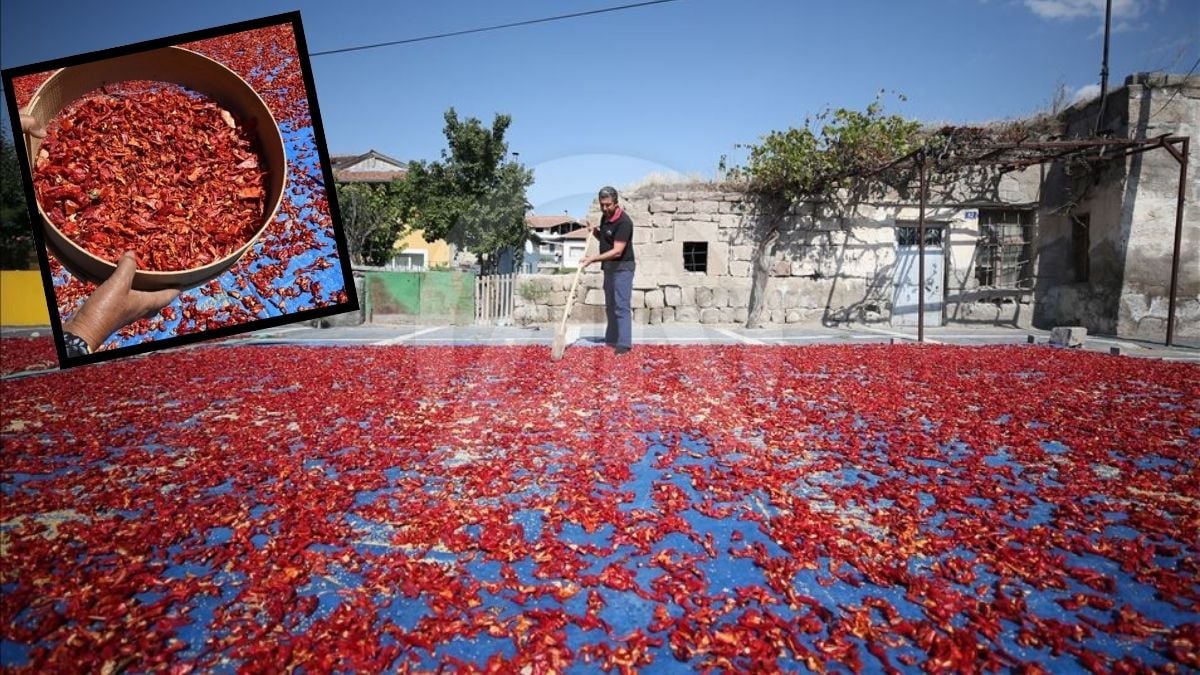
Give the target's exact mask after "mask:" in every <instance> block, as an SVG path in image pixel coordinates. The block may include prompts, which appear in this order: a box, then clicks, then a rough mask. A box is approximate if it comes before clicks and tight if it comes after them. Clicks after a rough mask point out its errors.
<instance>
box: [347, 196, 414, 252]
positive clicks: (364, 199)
mask: <svg viewBox="0 0 1200 675" xmlns="http://www.w3.org/2000/svg"><path fill="white" fill-rule="evenodd" d="M336 189H337V199H338V209H339V210H340V211H341V214H342V231H343V232H344V233H345V235H346V246H347V247H349V249H350V261H351V262H353V263H355V264H358V265H385V264H387V262H388V261H389V260H391V258H392V255H393V253H395V248H394V246H395V243H396V240H397V239H399V238H400V237H402V236H404V234H405V232H406V231H407V227H406V225H405V223H404V221H402V220H401V218H400V211H401V208H400V200H399V197H398V189H397V181H392V182H391V183H337V184H336Z"/></svg>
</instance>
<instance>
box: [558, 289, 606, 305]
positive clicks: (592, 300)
mask: <svg viewBox="0 0 1200 675" xmlns="http://www.w3.org/2000/svg"><path fill="white" fill-rule="evenodd" d="M563 302H564V303H565V302H566V299H565V298H564V299H563ZM583 302H584V304H587V305H603V304H604V290H603V289H599V288H591V289H588V292H587V295H585V296H584V298H583Z"/></svg>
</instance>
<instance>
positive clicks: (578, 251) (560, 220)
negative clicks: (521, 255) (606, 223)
mask: <svg viewBox="0 0 1200 675" xmlns="http://www.w3.org/2000/svg"><path fill="white" fill-rule="evenodd" d="M525 222H526V224H527V225H528V226H529V241H528V242H527V243H526V244H525V262H524V264H523V265H522V271H523V272H526V273H534V272H553V271H555V270H559V269H564V268H565V269H574V268H576V267H578V266H579V261H580V260H582V259H583V252H584V247H585V246H586V245H587V236H588V235H587V229H586V226H585V225H584V223H583V222H582V221H581V220H579V219H577V218H575V217H573V216H571V215H569V214H566V213H564V214H562V215H549V216H547V215H529V216H526V217H525Z"/></svg>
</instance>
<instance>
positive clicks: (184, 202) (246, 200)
mask: <svg viewBox="0 0 1200 675" xmlns="http://www.w3.org/2000/svg"><path fill="white" fill-rule="evenodd" d="M253 125H254V120H252V119H250V120H239V119H237V118H235V117H234V116H233V115H232V114H231V113H229V112H228V111H226V110H224V109H222V108H221V107H220V106H218V105H217V104H216V102H214V101H212V100H210V99H208V98H207V97H204V96H201V95H199V94H196V93H195V92H191V91H188V90H185V89H184V88H182V87H179V86H178V85H173V84H168V83H162V82H129V83H121V84H120V85H119V86H118V87H117V88H115V89H113V90H111V91H100V92H93V93H91V94H88V95H86V96H84V97H82V98H80V99H78V100H76V101H74V102H72V103H71V104H70V105H68V106H67V107H66V108H65V109H64V110H63V111H61V112H60V113H59V114H58V115H57V116H55V118H54V119H53V120H52V121H51V122H50V124H49V125H48V126H47V136H46V139H45V141H44V142H43V143H42V146H41V150H40V152H39V153H38V157H37V158H36V161H35V169H34V188H35V191H36V193H37V196H38V201H39V203H40V204H41V206H42V209H43V210H44V211H45V212H46V215H47V216H48V217H49V218H50V221H51V222H53V223H54V224H55V226H57V227H58V228H59V229H60V230H61V231H62V232H63V234H65V235H66V236H67V237H69V238H70V239H71V240H72V241H74V242H75V243H76V244H78V245H80V246H81V247H83V248H85V249H86V250H87V251H88V252H90V253H92V254H93V255H95V256H97V257H99V258H102V259H104V260H108V261H110V262H115V261H116V260H117V258H119V257H120V255H121V253H123V252H124V251H126V250H132V251H134V252H135V253H136V254H137V256H138V263H139V265H140V267H141V268H142V269H146V270H155V271H174V270H186V269H192V268H195V267H202V266H204V265H207V264H209V263H211V262H214V261H215V260H218V259H220V258H222V257H225V256H226V255H229V254H230V253H232V252H233V251H235V250H236V249H237V248H239V247H241V246H242V245H244V244H245V243H246V242H247V241H249V240H250V238H251V237H252V236H253V235H254V233H255V232H256V231H257V230H258V229H259V227H261V226H262V219H263V215H264V213H263V211H264V204H265V201H266V186H265V183H264V179H265V177H266V171H265V170H264V169H263V167H262V160H261V158H260V155H259V153H258V150H257V142H256V139H255V137H254V133H253V131H254V130H253Z"/></svg>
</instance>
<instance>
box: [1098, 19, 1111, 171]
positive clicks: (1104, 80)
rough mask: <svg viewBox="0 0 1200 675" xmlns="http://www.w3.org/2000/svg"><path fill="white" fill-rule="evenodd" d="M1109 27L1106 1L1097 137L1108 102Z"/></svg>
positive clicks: (1109, 20) (1109, 21)
mask: <svg viewBox="0 0 1200 675" xmlns="http://www.w3.org/2000/svg"><path fill="white" fill-rule="evenodd" d="M1111 25H1112V0H1108V1H1107V2H1106V3H1105V6H1104V59H1103V60H1102V61H1101V63H1100V114H1099V115H1097V116H1096V131H1095V135H1097V136H1098V135H1100V128H1101V126H1103V125H1104V109H1105V107H1106V103H1107V101H1108V35H1109V27H1110V26H1111ZM1101 152H1103V151H1101Z"/></svg>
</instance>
